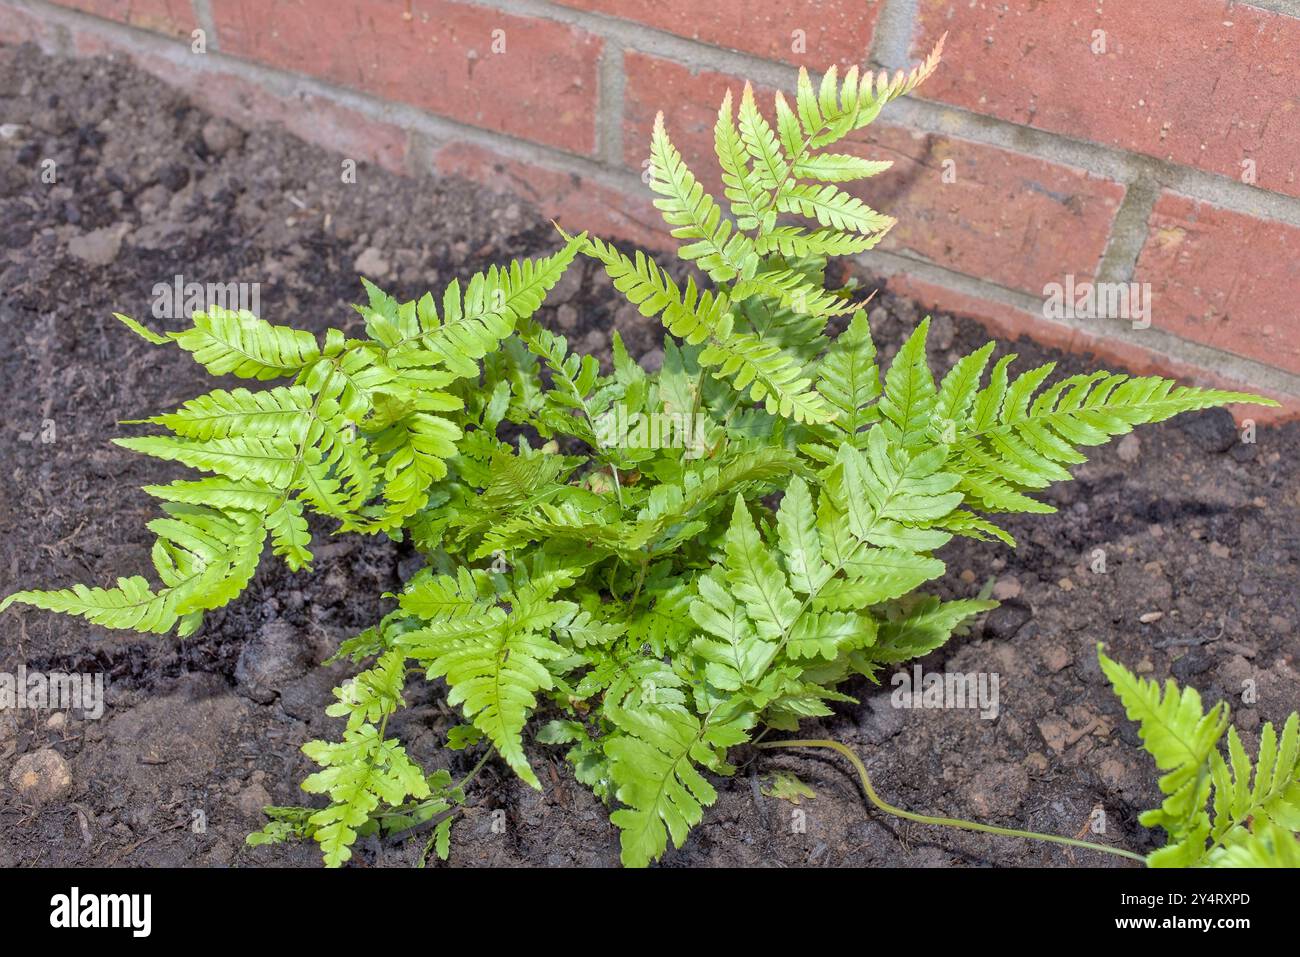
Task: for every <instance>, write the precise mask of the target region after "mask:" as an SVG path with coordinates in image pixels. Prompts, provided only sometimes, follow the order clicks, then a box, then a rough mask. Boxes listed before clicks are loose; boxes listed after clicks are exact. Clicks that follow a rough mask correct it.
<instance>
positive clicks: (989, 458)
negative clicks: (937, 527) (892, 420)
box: [943, 346, 1276, 512]
mask: <svg viewBox="0 0 1300 957" xmlns="http://www.w3.org/2000/svg"><path fill="white" fill-rule="evenodd" d="M987 348H988V347H987V346H986V347H985V349H987ZM983 352H984V350H981V353H983ZM977 355H978V353H977ZM1014 358H1015V357H1014V356H1007V357H1006V358H1004V359H1002V360H1001V361H999V362H998V363H997V365H996V366H995V367H994V370H993V373H992V376H991V379H990V382H989V384H988V385H987V386H985V387H984V388H983V389H980V390H979V391H978V392H977V393H976V394H975V396H974V398H973V399H969V398H968V397H967V396H966V395H965V393H967V392H968V391H969V385H968V383H967V384H966V385H964V386H963V387H962V389H961V390H960V391H961V394H960V395H959V393H958V389H957V386H956V385H954V387H953V396H954V400H953V401H955V400H956V399H957V398H960V399H961V402H962V403H963V404H965V403H966V402H969V403H970V405H971V407H972V410H971V412H970V413H969V416H968V417H967V418H966V419H965V421H962V422H959V424H958V425H957V427H956V429H955V438H956V442H955V444H953V446H952V451H951V456H950V459H949V463H948V468H950V469H951V470H953V471H954V472H957V473H958V474H960V475H961V476H962V484H961V490H962V492H963V493H964V494H965V495H966V498H967V500H968V501H970V502H971V504H972V505H974V506H975V507H977V508H980V509H982V510H984V511H989V512H1002V511H1017V512H1018V511H1050V510H1051V509H1050V507H1049V506H1045V505H1042V504H1041V503H1037V502H1035V501H1034V500H1033V499H1032V498H1030V497H1029V496H1027V495H1025V494H1024V493H1025V492H1026V491H1033V490H1035V489H1041V488H1046V487H1047V486H1048V485H1049V484H1051V483H1052V482H1058V481H1067V480H1068V479H1069V478H1070V473H1069V471H1068V470H1067V466H1071V465H1076V464H1080V463H1082V462H1085V461H1087V458H1086V456H1084V455H1083V454H1082V453H1081V452H1079V450H1078V447H1080V446H1090V445H1100V444H1102V443H1104V442H1106V441H1109V440H1110V438H1112V437H1113V436H1116V435H1123V434H1125V433H1127V432H1129V431H1131V430H1132V428H1133V426H1135V425H1144V424H1147V423H1151V422H1160V421H1163V420H1164V419H1168V418H1170V417H1172V416H1174V415H1177V414H1179V413H1181V412H1190V411H1194V410H1197V409H1205V408H1210V407H1212V406H1218V405H1226V404H1229V403H1233V402H1250V403H1255V404H1258V405H1276V403H1274V402H1273V401H1272V400H1271V399H1265V398H1261V397H1260V396H1255V395H1249V394H1246V393H1241V392H1229V391H1225V390H1221V389H1198V388H1193V387H1190V386H1180V385H1177V384H1176V383H1174V382H1173V380H1171V379H1164V378H1160V377H1158V376H1148V377H1140V378H1130V377H1129V376H1127V375H1123V374H1113V373H1108V372H1096V373H1092V374H1090V375H1076V376H1070V377H1069V378H1066V379H1062V380H1061V381H1059V382H1057V383H1056V384H1055V385H1053V386H1051V387H1050V388H1047V389H1045V390H1043V391H1042V392H1038V389H1039V387H1040V386H1041V385H1042V383H1043V381H1044V380H1045V379H1046V378H1047V376H1048V375H1049V374H1050V373H1051V371H1052V368H1053V364H1051V363H1049V364H1047V365H1043V366H1039V367H1038V368H1036V369H1033V370H1030V371H1029V372H1026V373H1024V374H1023V375H1020V376H1017V377H1016V378H1014V379H1011V378H1010V377H1009V376H1008V373H1007V367H1008V366H1009V364H1010V362H1011V360H1012V359H1014ZM974 371H975V367H974V365H972V366H970V367H968V368H966V369H963V371H962V375H963V376H966V377H968V376H969V375H970V374H971V373H973V372H974ZM1035 393H1037V394H1035ZM949 411H951V412H953V413H955V412H956V407H955V406H954V408H953V409H952V410H947V409H945V410H944V412H943V416H944V418H946V419H947V420H948V421H951V420H952V416H951V415H949V414H948V413H949Z"/></svg>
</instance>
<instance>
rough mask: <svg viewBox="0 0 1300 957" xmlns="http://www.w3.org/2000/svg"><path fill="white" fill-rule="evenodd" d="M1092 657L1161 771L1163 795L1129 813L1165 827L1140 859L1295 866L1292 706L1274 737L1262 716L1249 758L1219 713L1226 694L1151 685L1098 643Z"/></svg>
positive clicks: (1297, 737)
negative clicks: (1254, 753)
mask: <svg viewBox="0 0 1300 957" xmlns="http://www.w3.org/2000/svg"><path fill="white" fill-rule="evenodd" d="M1097 657H1098V659H1099V660H1100V662H1101V670H1102V671H1103V672H1104V673H1105V675H1106V677H1107V678H1108V679H1110V683H1111V685H1112V686H1113V687H1114V689H1115V694H1116V695H1117V696H1118V697H1119V699H1120V701H1121V702H1122V703H1123V705H1124V708H1125V710H1126V712H1127V714H1128V716H1129V718H1130V719H1132V720H1134V721H1137V722H1138V734H1139V736H1140V737H1141V739H1142V747H1143V748H1144V749H1145V750H1146V751H1147V752H1148V753H1149V754H1150V755H1151V756H1152V757H1153V758H1155V761H1156V767H1157V768H1159V769H1160V770H1161V771H1162V772H1164V773H1163V774H1162V775H1161V777H1160V792H1161V793H1162V794H1164V795H1165V799H1164V801H1163V802H1162V803H1161V805H1160V807H1158V808H1154V809H1152V810H1150V811H1145V812H1144V813H1143V814H1142V816H1141V817H1140V818H1139V821H1140V822H1141V823H1142V824H1143V825H1144V826H1146V827H1156V826H1159V827H1161V828H1163V829H1164V831H1165V834H1166V835H1167V841H1166V843H1165V846H1164V847H1162V848H1160V849H1159V850H1157V851H1153V852H1152V853H1151V854H1150V856H1149V857H1148V858H1147V863H1148V864H1149V865H1150V866H1152V867H1300V714H1298V713H1296V712H1294V711H1292V712H1291V715H1290V717H1288V718H1287V719H1286V723H1285V724H1284V725H1283V727H1282V734H1281V736H1280V737H1279V736H1278V733H1277V731H1276V730H1275V729H1274V728H1273V724H1272V722H1265V724H1264V727H1263V729H1262V730H1261V731H1260V735H1259V754H1258V757H1257V758H1256V759H1255V760H1254V761H1252V760H1251V758H1250V755H1249V754H1248V753H1247V752H1246V749H1245V747H1243V746H1242V743H1241V737H1240V736H1239V735H1238V734H1237V729H1236V728H1234V727H1232V725H1231V724H1229V722H1228V716H1229V708H1228V705H1227V702H1224V701H1220V702H1219V703H1218V704H1216V705H1214V707H1212V708H1210V709H1209V710H1208V711H1206V710H1205V706H1204V705H1203V704H1202V703H1201V696H1200V695H1199V694H1197V692H1196V689H1195V688H1182V689H1180V688H1179V687H1178V685H1177V684H1176V683H1175V682H1174V680H1173V679H1172V678H1170V679H1169V680H1168V681H1167V682H1166V683H1165V686H1164V688H1163V689H1161V687H1160V685H1159V683H1157V682H1155V681H1149V680H1146V679H1143V678H1139V677H1138V676H1137V675H1135V674H1133V673H1132V672H1131V671H1129V670H1128V669H1127V668H1125V667H1124V666H1123V665H1121V664H1119V663H1118V662H1115V661H1112V660H1111V659H1110V658H1107V657H1106V655H1105V654H1104V653H1103V652H1102V650H1101V646H1100V645H1098V646H1097ZM1225 731H1226V732H1227V738H1228V748H1227V750H1228V757H1227V760H1225V759H1224V757H1223V754H1222V743H1223V737H1224V732H1225Z"/></svg>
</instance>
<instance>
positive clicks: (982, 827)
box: [754, 739, 1146, 864]
mask: <svg viewBox="0 0 1300 957" xmlns="http://www.w3.org/2000/svg"><path fill="white" fill-rule="evenodd" d="M754 747H756V748H829V749H830V750H832V751H837V752H839V753H840V754H842V755H844V757H846V758H848V759H849V761H850V762H852V764H853V767H854V768H855V769H857V772H858V777H859V779H861V781H862V790H863V791H865V792H866V795H867V800H869V801H870V802H871V803H872V804H874V805H875V806H876V807H878V808H879V809H880V810H882V811H884V812H885V813H886V814H892V815H894V816H895V817H901V818H904V819H906V820H908V821H916V822H917V823H919V824H935V825H938V826H939V827H955V828H960V829H961V830H964V831H982V832H984V833H986V834H1001V835H1003V836H1004V837H1023V838H1028V839H1030V840H1033V841H1050V842H1051V843H1053V844H1068V845H1069V846H1070V847H1081V848H1083V849H1085V850H1089V851H1101V852H1102V853H1104V854H1114V855H1116V856H1117V857H1126V858H1128V859H1129V860H1132V861H1137V862H1138V863H1140V864H1145V863H1146V858H1144V857H1143V856H1142V855H1141V854H1134V853H1133V852H1132V851H1125V850H1123V849H1121V848H1118V847H1107V846H1106V845H1105V844H1093V843H1092V842H1091V841H1081V840H1078V839H1077V838H1073V837H1060V836H1059V835H1056V834H1040V833H1038V832H1037V831H1019V830H1016V829H1014V828H1009V827H996V826H994V825H992V824H977V823H975V822H974V821H963V820H961V819H960V818H951V817H930V816H929V815H928V814H915V813H913V812H912V811H904V810H903V809H902V808H898V807H894V806H893V805H892V804H888V803H886V802H885V801H884V800H883V799H882V798H881V797H880V795H878V794H877V793H876V791H875V788H873V787H872V786H871V778H870V776H869V775H868V774H867V766H866V765H865V764H863V763H862V759H861V758H859V757H858V756H857V755H856V754H854V753H853V751H852V749H850V748H848V747H847V746H845V745H843V744H840V742H838V741H831V740H829V739H817V740H803V739H800V740H787V741H766V742H755V743H754Z"/></svg>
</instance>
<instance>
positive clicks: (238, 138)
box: [202, 116, 244, 156]
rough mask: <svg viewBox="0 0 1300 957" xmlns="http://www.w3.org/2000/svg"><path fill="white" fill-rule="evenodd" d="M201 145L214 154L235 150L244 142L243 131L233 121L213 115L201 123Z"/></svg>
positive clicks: (218, 154)
mask: <svg viewBox="0 0 1300 957" xmlns="http://www.w3.org/2000/svg"><path fill="white" fill-rule="evenodd" d="M202 135H203V145H204V146H206V147H207V148H208V152H209V153H211V154H212V155H214V156H221V155H223V154H225V153H228V152H230V151H231V150H237V149H239V147H241V146H242V145H243V144H244V131H243V130H241V129H240V128H239V127H238V126H236V125H235V124H234V123H231V122H229V121H228V120H223V119H221V118H220V117H215V116H214V117H213V118H212V119H210V120H208V121H207V122H206V123H204V124H203V134H202Z"/></svg>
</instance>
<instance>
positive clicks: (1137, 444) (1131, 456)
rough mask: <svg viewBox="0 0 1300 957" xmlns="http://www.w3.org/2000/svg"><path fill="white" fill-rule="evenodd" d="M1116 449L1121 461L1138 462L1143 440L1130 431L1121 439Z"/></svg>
mask: <svg viewBox="0 0 1300 957" xmlns="http://www.w3.org/2000/svg"><path fill="white" fill-rule="evenodd" d="M1115 451H1116V453H1117V454H1118V455H1119V459H1120V461H1121V462H1136V461H1137V460H1138V456H1139V455H1141V454H1142V440H1141V439H1139V438H1138V437H1137V436H1136V435H1135V434H1134V433H1132V432H1130V433H1129V434H1128V435H1126V436H1124V438H1122V439H1120V440H1119V446H1118V447H1117V448H1116V449H1115Z"/></svg>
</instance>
